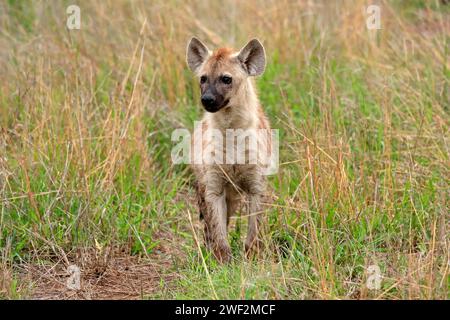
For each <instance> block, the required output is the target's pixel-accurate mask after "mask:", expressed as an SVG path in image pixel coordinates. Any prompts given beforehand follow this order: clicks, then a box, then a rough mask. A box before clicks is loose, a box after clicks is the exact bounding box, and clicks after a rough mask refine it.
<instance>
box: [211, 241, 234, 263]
mask: <svg viewBox="0 0 450 320" xmlns="http://www.w3.org/2000/svg"><path fill="white" fill-rule="evenodd" d="M214 256H215V257H216V259H217V260H218V261H219V262H220V263H228V262H230V261H231V248H230V246H228V245H218V246H216V248H215V250H214Z"/></svg>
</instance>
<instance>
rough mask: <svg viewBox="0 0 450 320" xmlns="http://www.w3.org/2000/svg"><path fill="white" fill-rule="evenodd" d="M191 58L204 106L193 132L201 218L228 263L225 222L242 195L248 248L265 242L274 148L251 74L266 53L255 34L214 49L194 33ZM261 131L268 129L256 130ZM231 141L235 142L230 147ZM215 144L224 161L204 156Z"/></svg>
mask: <svg viewBox="0 0 450 320" xmlns="http://www.w3.org/2000/svg"><path fill="white" fill-rule="evenodd" d="M187 63H188V65H189V68H190V69H191V70H192V71H193V72H194V73H195V74H196V75H197V76H198V77H199V80H200V89H201V102H202V105H203V107H204V109H205V110H206V112H205V113H204V116H203V119H202V121H201V122H200V125H198V126H197V127H196V129H195V132H194V140H196V137H201V138H200V141H194V142H193V144H194V145H195V144H196V145H197V146H198V144H200V149H201V151H200V158H201V159H203V160H204V161H203V162H201V161H200V163H199V162H196V161H195V160H194V165H193V168H194V172H195V175H196V178H197V200H198V205H199V209H200V217H201V218H202V217H203V219H204V221H205V242H206V245H207V247H208V248H209V249H210V250H212V252H213V253H214V255H215V256H216V258H217V259H218V260H219V261H221V262H228V261H230V259H231V248H230V245H229V244H228V239H227V226H228V222H229V218H230V216H231V215H232V214H233V213H234V212H235V211H236V210H237V209H238V207H240V203H241V200H246V201H244V204H246V208H247V213H248V219H249V220H248V232H247V239H246V241H245V250H246V252H247V253H248V252H249V251H250V250H252V249H256V248H258V247H259V246H260V243H261V240H260V237H259V228H260V220H261V213H262V212H261V211H262V209H263V208H262V205H263V198H264V194H265V187H266V181H265V173H264V169H265V168H264V164H265V165H267V158H268V157H270V153H271V135H270V125H269V122H268V120H267V118H266V116H265V114H264V111H263V110H262V108H261V106H260V104H259V101H258V97H257V94H256V90H255V85H254V83H253V77H254V76H258V75H261V74H262V73H263V72H264V69H265V64H266V56H265V52H264V47H263V46H262V44H261V43H260V42H259V41H258V40H257V39H253V40H251V41H250V42H249V43H247V45H245V46H244V47H243V48H242V49H241V50H240V51H239V52H235V51H233V50H232V49H229V48H220V49H217V50H216V51H214V52H211V51H210V50H208V48H207V47H206V46H205V45H204V44H203V43H202V42H201V41H200V40H198V39H197V38H192V39H191V41H190V42H189V44H188V47H187ZM261 131H263V132H265V133H267V132H269V134H255V133H256V132H261ZM217 132H219V133H221V135H219V136H221V137H226V139H225V140H226V143H223V144H221V143H218V144H217V143H216V141H215V139H216V138H217ZM199 133H200V134H199ZM230 133H231V138H230ZM240 135H241V136H242V135H244V139H240V138H242V137H240ZM249 137H250V138H255V137H256V143H253V144H252V143H250V142H249V141H247V140H245V138H249ZM235 138H237V144H235V143H234V142H235ZM230 139H231V140H230ZM197 140H198V139H197ZM229 141H232V143H231V146H230V144H228V142H229ZM239 141H240V142H239ZM247 142H248V143H247ZM253 142H255V140H253ZM211 145H214V146H217V145H220V146H222V150H223V152H221V151H219V152H218V151H217V149H214V148H212V149H213V150H214V152H213V153H212V156H213V157H214V159H215V160H217V158H220V159H222V160H223V161H222V162H220V161H209V162H208V161H205V153H206V151H205V150H211ZM241 149H243V150H241ZM256 149H257V150H256ZM196 150H197V149H196V148H195V146H194V152H193V153H192V154H191V155H192V156H194V157H196V156H197V158H198V156H199V154H198V153H199V152H198V151H196ZM240 153H241V154H242V153H243V154H244V156H245V157H246V158H245V161H244V162H242V161H236V157H233V156H236V154H237V157H238V158H239V154H240ZM255 153H256V154H257V156H256V161H253V162H252V161H251V160H252V159H249V158H250V155H255ZM225 159H226V160H225ZM230 159H232V160H234V161H232V160H231V161H230ZM205 162H206V163H205Z"/></svg>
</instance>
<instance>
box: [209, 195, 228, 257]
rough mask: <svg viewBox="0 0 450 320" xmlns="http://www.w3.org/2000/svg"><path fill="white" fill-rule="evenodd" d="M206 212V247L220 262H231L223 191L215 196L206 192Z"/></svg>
mask: <svg viewBox="0 0 450 320" xmlns="http://www.w3.org/2000/svg"><path fill="white" fill-rule="evenodd" d="M205 202H206V205H207V208H208V210H207V212H206V214H205V216H204V219H205V240H206V245H207V246H208V247H209V249H210V250H212V252H213V253H214V256H215V257H216V258H217V260H219V261H220V262H229V261H230V260H231V248H230V245H229V244H228V237H227V205H226V197H225V191H222V192H221V193H219V194H217V193H214V192H208V189H207V190H206V196H205Z"/></svg>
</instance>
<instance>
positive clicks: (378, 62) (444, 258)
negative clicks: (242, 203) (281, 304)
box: [0, 0, 450, 299]
mask: <svg viewBox="0 0 450 320" xmlns="http://www.w3.org/2000/svg"><path fill="white" fill-rule="evenodd" d="M74 2H76V4H77V5H78V6H79V7H80V9H81V29H80V30H68V29H67V27H66V19H67V17H68V14H67V13H66V8H67V7H68V6H69V5H71V4H74ZM373 3H375V4H379V5H380V7H381V28H382V29H381V30H368V29H367V27H366V14H365V11H364V9H365V7H366V6H367V5H368V4H373ZM193 35H195V36H197V37H198V38H200V39H202V40H203V41H204V42H205V43H207V44H208V45H209V46H210V47H216V46H223V45H229V46H232V47H235V48H240V47H242V46H243V45H244V44H245V43H246V42H247V41H248V40H249V39H251V38H252V37H257V38H259V39H260V40H261V41H262V42H263V44H264V46H265V48H266V52H267V55H268V59H267V60H268V61H267V68H266V72H265V74H264V75H263V76H262V77H260V78H259V79H257V86H258V91H259V96H260V100H261V103H262V105H263V107H264V109H265V111H266V112H267V114H268V116H269V118H270V120H271V123H272V126H273V127H274V128H276V129H279V130H280V131H279V132H280V168H279V171H278V173H277V174H275V175H273V176H271V177H270V178H269V186H270V187H269V190H268V193H269V196H270V203H268V207H269V208H268V210H267V211H266V212H265V214H264V224H265V225H264V234H263V241H264V243H265V248H264V250H263V251H262V252H261V253H260V257H259V258H258V259H247V258H245V255H244V254H243V239H244V237H245V232H246V219H240V218H239V217H236V218H234V219H232V222H231V224H232V225H231V229H230V237H229V240H230V243H231V246H232V249H233V262H232V263H230V264H228V265H220V264H218V263H217V262H216V261H215V259H213V257H211V256H210V255H209V253H208V252H207V251H205V250H204V248H203V241H202V230H203V229H202V223H201V221H200V220H199V217H198V212H197V208H196V203H195V197H194V187H193V182H194V181H193V177H192V173H191V171H190V169H189V167H187V166H185V165H173V164H172V163H171V157H170V152H171V148H172V146H173V143H172V141H171V134H172V131H173V130H174V129H176V128H182V127H186V128H189V129H192V127H193V121H194V120H196V119H198V118H199V117H200V116H201V113H202V107H201V106H200V103H199V97H200V95H199V89H198V80H197V79H195V77H194V76H193V75H192V73H191V72H190V71H189V70H188V68H187V66H186V62H185V49H186V44H187V42H188V40H189V39H190V37H191V36H193ZM449 40H450V4H447V5H444V4H442V2H441V1H437V0H430V1H425V0H413V1H406V0H405V1H401V0H397V1H372V2H371V1H359V0H354V1H350V0H348V1H346V0H343V1H331V0H330V1H306V0H305V1H283V0H282V1H268V0H267V1H256V0H251V1H231V0H230V1H174V0H165V1H145V2H144V1H113V0H109V1H56V0H52V1H24V0H22V1H14V0H3V1H1V2H0V297H1V298H3V299H28V298H40V299H71V298H77V299H90V298H123V299H142V298H143V299H154V298H165V299H177V298H186V299H195V298H198V299H214V298H221V299H231V298H233V299H447V298H448V297H449V296H448V293H449V244H450V243H449V219H448V218H449V211H450V210H449V187H450V186H449V181H450V172H449V164H450V163H449V137H450V134H449V119H450V117H449V113H450V110H449V108H450V102H449V99H450V91H449V87H450V69H449V68H450V63H449ZM72 264H75V265H77V266H78V267H79V268H80V271H81V289H80V290H70V289H68V288H67V287H66V280H67V278H68V276H69V275H68V273H67V267H68V266H69V265H72ZM374 266H375V267H374ZM377 267H378V268H379V269H380V273H381V286H380V287H379V288H378V289H377V288H372V289H369V288H368V286H367V284H368V282H369V283H370V281H372V280H373V278H372V280H371V277H372V276H373V274H372V272H373V270H374V268H375V269H376V268H377ZM369 287H371V286H370V285H369Z"/></svg>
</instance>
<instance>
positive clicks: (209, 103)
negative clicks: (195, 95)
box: [202, 92, 228, 113]
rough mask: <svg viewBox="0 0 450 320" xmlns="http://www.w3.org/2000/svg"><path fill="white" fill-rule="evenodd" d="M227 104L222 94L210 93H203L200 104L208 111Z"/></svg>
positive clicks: (215, 110)
mask: <svg viewBox="0 0 450 320" xmlns="http://www.w3.org/2000/svg"><path fill="white" fill-rule="evenodd" d="M227 104H228V100H225V99H224V98H223V97H222V96H219V95H214V94H212V93H209V92H207V93H204V94H203V95H202V105H203V107H204V108H205V110H206V111H208V112H212V113H214V112H217V111H219V110H220V109H222V108H223V107H225V106H226V105H227Z"/></svg>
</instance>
